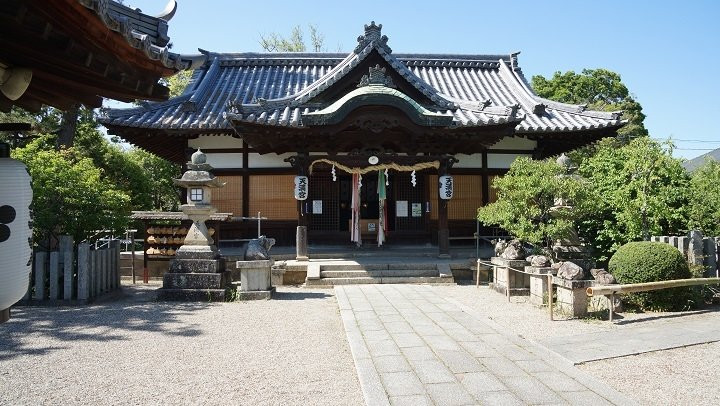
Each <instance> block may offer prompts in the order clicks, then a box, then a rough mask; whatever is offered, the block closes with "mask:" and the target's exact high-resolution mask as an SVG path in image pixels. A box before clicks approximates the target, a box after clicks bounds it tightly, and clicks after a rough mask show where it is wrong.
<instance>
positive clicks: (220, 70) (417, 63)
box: [101, 23, 623, 133]
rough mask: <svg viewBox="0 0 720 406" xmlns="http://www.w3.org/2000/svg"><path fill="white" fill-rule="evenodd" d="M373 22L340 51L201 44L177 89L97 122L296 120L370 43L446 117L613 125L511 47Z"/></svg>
mask: <svg viewBox="0 0 720 406" xmlns="http://www.w3.org/2000/svg"><path fill="white" fill-rule="evenodd" d="M380 27H382V26H381V25H380V26H375V24H374V23H372V24H371V25H370V26H366V27H365V35H364V36H361V37H360V38H359V39H358V46H357V47H356V48H355V50H354V51H353V52H351V53H350V54H349V55H348V54H337V53H240V54H218V53H210V52H207V53H206V55H207V56H208V62H207V63H206V64H204V65H203V66H202V67H201V68H200V69H198V70H196V71H195V73H194V74H193V78H192V80H191V83H190V85H189V86H188V88H187V89H186V91H185V93H184V94H183V95H181V96H179V97H176V98H174V99H172V100H169V101H167V102H161V103H151V104H146V105H143V106H141V107H138V108H134V109H127V110H109V111H106V117H105V118H103V119H102V120H101V121H102V122H103V123H104V124H107V125H111V126H116V127H117V126H120V127H136V128H156V129H166V130H198V131H201V132H205V133H208V132H231V131H232V125H231V123H230V122H229V120H228V118H230V119H233V120H237V121H242V122H249V123H254V124H263V125H274V126H289V127H301V126H303V125H304V124H303V120H302V117H303V115H304V114H308V113H312V112H317V111H320V110H322V109H323V108H326V107H327V104H325V105H322V104H318V103H314V102H313V98H314V97H315V96H317V95H318V94H320V93H322V92H323V90H325V89H327V88H329V87H330V86H332V85H333V84H334V83H336V82H338V81H339V80H340V79H342V78H343V77H344V76H345V75H347V74H348V73H349V72H350V71H351V70H352V69H353V68H355V67H356V66H358V65H359V64H360V63H361V62H362V61H363V60H364V59H365V58H366V57H367V56H368V55H369V54H370V53H371V52H373V51H376V52H377V53H378V54H379V55H381V56H382V58H383V59H384V60H385V62H387V64H388V65H390V66H391V67H392V69H394V70H395V72H396V73H397V74H399V75H400V76H401V77H402V78H403V79H404V80H406V81H407V82H408V83H410V84H411V85H412V86H413V87H414V88H415V89H416V90H417V91H418V92H420V93H421V94H422V95H423V96H425V97H426V98H427V99H428V100H430V101H431V103H427V105H424V106H423V107H424V108H426V109H428V110H429V111H431V112H433V113H439V114H444V115H452V116H453V120H452V124H451V127H468V126H484V125H492V124H501V123H508V122H512V121H516V122H517V125H516V127H515V131H516V132H517V133H548V132H571V131H586V130H593V129H601V128H611V127H619V126H621V125H622V124H623V121H622V120H621V118H620V113H618V112H598V111H590V110H586V109H585V106H580V105H569V104H563V103H558V102H553V101H550V100H546V99H542V98H540V97H538V96H536V95H535V94H534V93H533V92H532V90H531V89H530V87H529V85H528V83H527V82H526V80H525V78H524V77H523V75H522V72H521V71H520V68H519V67H518V66H517V54H509V55H446V54H438V55H435V54H393V53H392V50H391V49H390V48H389V47H388V46H387V37H386V36H380V32H379V29H380Z"/></svg>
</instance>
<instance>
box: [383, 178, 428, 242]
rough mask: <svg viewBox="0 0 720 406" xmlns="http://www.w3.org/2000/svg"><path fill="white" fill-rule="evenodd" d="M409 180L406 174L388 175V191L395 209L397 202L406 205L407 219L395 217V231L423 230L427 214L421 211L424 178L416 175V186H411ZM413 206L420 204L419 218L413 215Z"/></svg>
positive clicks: (423, 204)
mask: <svg viewBox="0 0 720 406" xmlns="http://www.w3.org/2000/svg"><path fill="white" fill-rule="evenodd" d="M410 178H411V177H410V173H408V172H400V173H398V172H391V173H390V190H391V191H392V193H393V195H394V198H395V209H396V210H397V204H398V203H397V202H398V201H404V202H405V204H406V205H407V211H406V215H407V217H401V216H397V215H396V217H395V230H403V231H419V230H423V229H424V228H425V216H426V215H427V214H426V213H425V211H424V210H422V209H424V208H425V198H424V196H423V194H424V193H423V191H424V190H425V189H424V188H425V185H424V180H425V178H424V177H423V176H422V174H418V175H416V181H417V184H416V186H412V183H411V182H410ZM435 179H436V181H437V177H435ZM436 193H437V192H436ZM413 204H416V205H417V204H420V208H421V210H420V213H419V214H420V215H419V216H414V215H413V214H414V213H413V210H412V207H413Z"/></svg>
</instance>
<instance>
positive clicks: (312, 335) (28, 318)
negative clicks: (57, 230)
mask: <svg viewBox="0 0 720 406" xmlns="http://www.w3.org/2000/svg"><path fill="white" fill-rule="evenodd" d="M157 287H158V286H157V285H155V286H140V287H139V288H128V287H125V289H124V297H123V298H122V299H121V300H114V301H107V302H106V303H101V304H95V305H92V306H87V307H65V308H41V307H24V308H23V307H20V308H16V309H14V310H13V314H12V318H11V319H10V321H9V322H7V323H5V324H2V325H0V404H1V405H20V404H62V405H67V404H97V405H104V404H136V405H145V404H223V405H240V404H247V405H249V404H252V405H269V404H272V405H279V404H282V405H290V404H297V405H300V404H303V405H308V404H312V405H324V404H325V405H330V404H333V405H336V404H343V405H361V404H363V397H362V392H361V391H360V384H359V382H358V379H357V375H356V373H355V366H354V363H353V360H352V355H351V353H350V349H349V347H348V344H347V340H346V338H345V331H344V329H343V326H342V321H341V319H340V317H339V311H338V306H337V303H336V301H335V298H334V296H333V291H332V290H329V289H325V290H310V289H302V288H292V287H281V288H279V289H278V291H279V292H278V295H277V296H276V299H279V300H271V301H253V302H244V303H222V304H208V303H205V304H188V303H158V302H152V301H150V300H151V298H152V296H151V295H152V291H151V290H150V288H152V289H154V288H157Z"/></svg>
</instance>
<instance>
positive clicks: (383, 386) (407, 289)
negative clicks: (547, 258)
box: [335, 285, 635, 406]
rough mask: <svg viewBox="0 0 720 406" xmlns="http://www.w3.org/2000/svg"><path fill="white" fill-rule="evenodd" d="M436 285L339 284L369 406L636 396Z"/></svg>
mask: <svg viewBox="0 0 720 406" xmlns="http://www.w3.org/2000/svg"><path fill="white" fill-rule="evenodd" d="M436 292H437V290H436V289H434V288H433V286H428V285H362V286H338V287H335V293H336V296H337V300H338V305H339V306H340V313H341V316H342V319H343V323H344V326H345V331H346V333H347V336H348V341H349V343H350V348H351V351H352V354H353V359H354V361H355V366H356V368H357V372H358V377H359V379H360V384H361V387H362V391H363V394H364V396H365V403H366V404H368V405H373V406H375V405H389V404H392V405H475V404H483V405H486V404H487V405H526V404H582V405H595V404H597V405H609V404H622V405H627V404H634V403H635V402H634V401H632V400H631V399H629V398H627V397H626V396H624V395H622V394H620V393H619V392H617V391H615V390H614V389H612V388H610V387H608V386H607V385H605V384H603V383H600V382H598V381H597V380H596V379H594V378H592V377H590V376H589V375H587V374H585V373H584V372H582V371H580V370H579V369H577V368H575V367H574V366H572V365H571V364H570V363H567V362H565V361H563V360H562V359H561V358H559V357H555V356H552V355H549V354H548V351H547V350H545V349H543V348H542V347H539V346H536V345H535V344H533V343H530V342H529V341H527V340H524V339H521V338H520V337H517V336H514V335H511V334H507V333H505V332H503V331H502V330H501V329H500V328H499V327H498V326H497V325H494V324H493V323H492V322H491V321H490V320H487V318H483V317H481V315H479V314H476V313H475V312H474V311H473V310H472V309H469V308H467V307H465V306H463V305H462V304H460V303H458V302H454V301H451V300H448V299H446V298H444V297H441V296H440V295H438V294H437V293H436Z"/></svg>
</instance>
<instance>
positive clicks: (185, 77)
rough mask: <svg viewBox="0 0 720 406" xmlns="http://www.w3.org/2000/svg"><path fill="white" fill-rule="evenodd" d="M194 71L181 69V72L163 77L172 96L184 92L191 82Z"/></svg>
mask: <svg viewBox="0 0 720 406" xmlns="http://www.w3.org/2000/svg"><path fill="white" fill-rule="evenodd" d="M192 75H193V71H191V70H181V71H180V72H178V73H176V74H174V75H172V76H170V77H169V78H167V79H163V82H164V84H165V85H166V86H167V87H168V88H169V89H170V97H171V98H172V97H177V96H180V95H181V94H183V92H184V91H185V88H187V86H188V85H189V84H190V79H191V78H192Z"/></svg>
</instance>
